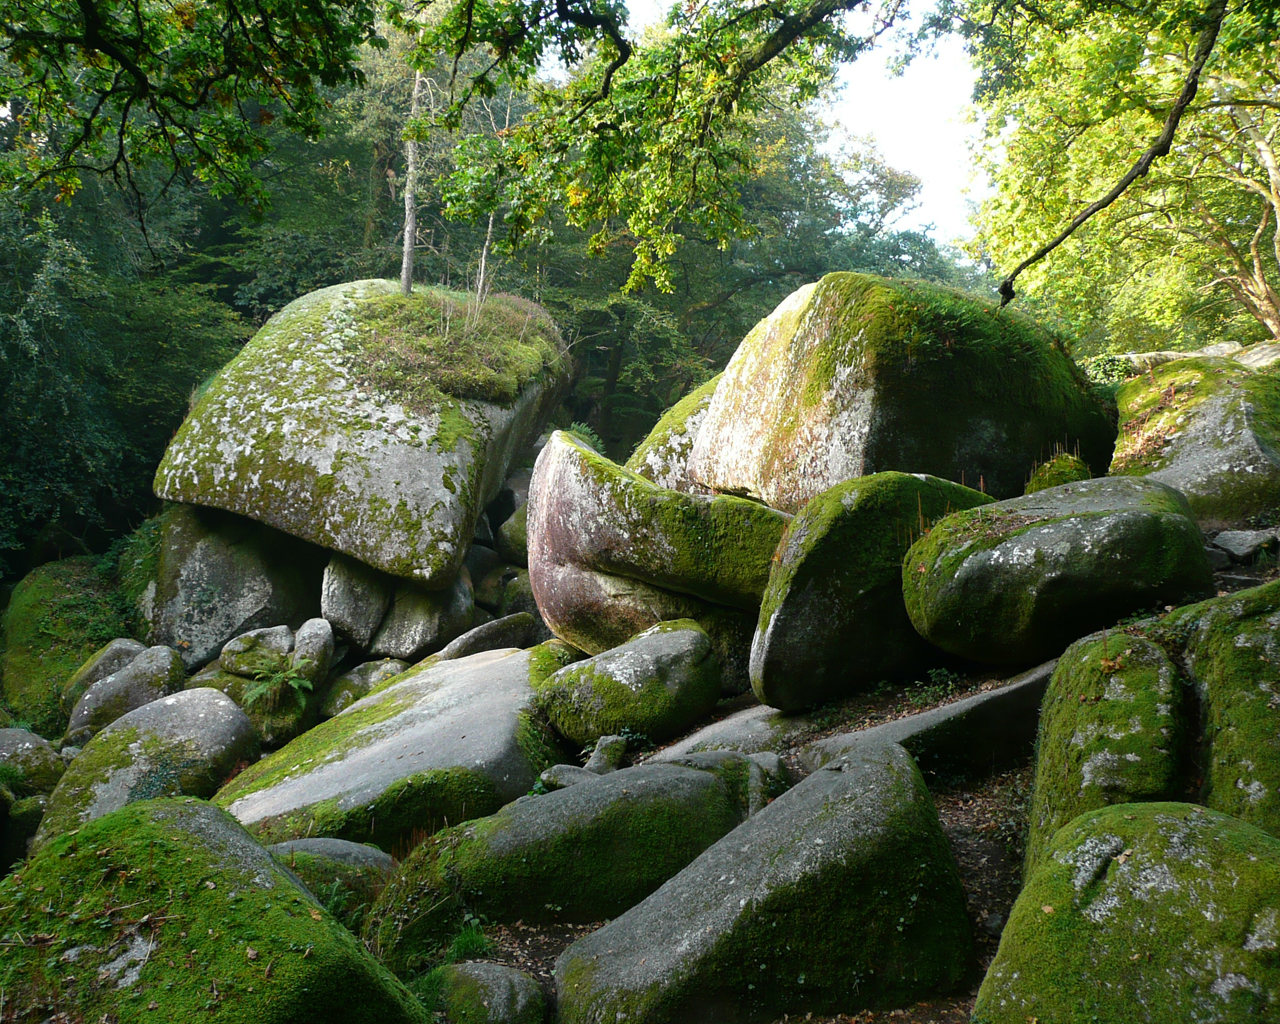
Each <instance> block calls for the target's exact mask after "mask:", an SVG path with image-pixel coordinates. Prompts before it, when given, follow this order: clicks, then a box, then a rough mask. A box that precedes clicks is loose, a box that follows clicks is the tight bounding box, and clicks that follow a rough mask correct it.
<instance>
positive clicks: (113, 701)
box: [65, 646, 187, 747]
mask: <svg viewBox="0 0 1280 1024" xmlns="http://www.w3.org/2000/svg"><path fill="white" fill-rule="evenodd" d="M186 681H187V673H186V670H185V669H184V668H183V666H182V656H181V655H180V654H178V652H177V651H175V650H174V649H173V648H172V647H164V646H156V647H148V648H147V649H146V650H145V651H143V652H142V653H141V654H139V655H138V656H137V657H136V658H134V659H133V660H132V661H130V662H129V664H127V665H125V667H124V668H122V669H119V670H118V671H116V672H113V673H111V675H109V676H107V677H106V678H105V679H100V680H98V681H97V682H96V683H94V684H93V685H92V686H91V687H89V689H87V690H86V691H85V693H84V696H83V697H81V698H80V699H79V700H78V701H76V706H75V708H73V709H72V711H71V720H70V721H69V722H68V723H67V735H66V739H65V742H66V743H67V744H68V745H71V746H77V747H82V746H84V744H85V743H87V742H88V741H89V739H90V737H92V736H94V735H96V734H97V733H99V732H100V731H102V729H104V728H105V727H106V726H108V725H110V724H111V723H112V722H114V721H115V720H116V719H117V718H119V717H120V716H121V715H125V714H128V713H129V712H130V711H133V710H135V709H136V708H140V707H142V706H143V705H145V704H150V703H151V702H152V701H153V700H159V699H160V698H161V697H166V696H168V695H169V694H171V693H177V692H178V691H179V690H181V689H182V686H183V684H184V683H185V682H186Z"/></svg>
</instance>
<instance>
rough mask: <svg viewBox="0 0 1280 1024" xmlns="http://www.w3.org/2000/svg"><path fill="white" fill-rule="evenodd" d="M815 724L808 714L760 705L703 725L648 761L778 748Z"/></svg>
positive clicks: (754, 752) (754, 751) (753, 752)
mask: <svg viewBox="0 0 1280 1024" xmlns="http://www.w3.org/2000/svg"><path fill="white" fill-rule="evenodd" d="M813 728H815V725H814V721H813V719H812V718H811V717H810V716H808V715H784V714H783V713H782V712H780V711H778V710H776V709H775V708H770V707H765V706H763V705H757V706H756V707H750V708H743V709H742V710H741V711H735V712H734V713H733V714H731V715H728V716H726V717H725V718H722V719H720V721H718V722H712V723H711V724H710V725H706V726H703V727H702V728H701V729H699V730H698V731H697V732H693V733H690V734H689V735H688V736H685V737H684V738H682V739H679V740H676V742H675V743H672V744H671V745H670V746H668V747H664V748H663V749H662V750H659V751H658V752H657V753H656V754H653V755H651V756H650V757H649V758H648V761H649V763H658V762H663V761H671V760H675V759H677V758H681V757H685V756H687V755H689V754H699V753H703V752H705V751H710V750H734V751H737V752H739V753H742V754H756V753H759V752H761V751H766V750H769V751H776V750H781V749H782V748H783V747H785V746H787V745H788V744H789V743H790V742H791V741H792V740H794V739H795V738H796V737H797V736H800V735H801V734H803V733H805V732H808V731H809V730H810V729H813Z"/></svg>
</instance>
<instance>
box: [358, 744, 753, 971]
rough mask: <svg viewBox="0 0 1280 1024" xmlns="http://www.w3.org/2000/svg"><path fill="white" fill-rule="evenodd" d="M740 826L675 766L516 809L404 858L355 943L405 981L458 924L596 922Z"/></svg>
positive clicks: (696, 778)
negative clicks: (472, 918)
mask: <svg viewBox="0 0 1280 1024" xmlns="http://www.w3.org/2000/svg"><path fill="white" fill-rule="evenodd" d="M741 820H742V813H741V811H740V807H739V801H738V799H737V794H736V793H735V792H734V791H733V789H732V787H730V786H729V785H727V784H726V783H725V782H723V781H722V780H720V779H718V778H717V777H716V776H715V775H713V774H711V773H709V772H701V771H696V770H694V769H691V768H684V767H677V766H674V765H654V766H646V767H642V768H632V769H625V770H623V771H620V772H616V773H613V774H610V775H606V776H601V777H600V779H599V780H598V781H588V782H582V783H579V784H578V785H576V786H572V787H569V788H568V789H561V790H557V791H556V792H554V793H551V794H548V795H545V796H538V797H523V798H521V799H519V800H517V801H515V802H514V803H512V804H508V805H507V806H506V807H504V808H502V810H500V811H498V812H497V813H496V814H493V815H491V816H489V817H487V818H481V819H479V820H477V821H472V822H470V823H468V824H466V825H461V826H457V827H455V828H451V829H446V830H444V831H443V832H439V833H437V834H436V835H434V836H432V837H431V838H429V839H427V840H426V841H425V842H424V843H422V844H421V845H420V846H418V847H417V848H416V849H414V851H413V852H412V853H411V854H410V855H409V857H408V858H406V860H405V862H404V863H403V865H401V869H400V871H399V873H398V874H397V875H396V876H395V878H394V879H392V881H391V882H389V883H388V885H387V887H386V889H385V890H383V893H382V896H381V897H380V899H379V901H378V903H377V905H376V906H375V907H374V909H373V912H372V913H371V914H370V917H369V927H368V928H367V929H366V939H367V941H368V942H369V943H370V945H371V946H372V947H373V948H375V949H377V950H378V953H379V956H380V957H381V958H382V959H383V961H384V962H385V963H387V964H389V965H390V966H391V967H392V969H393V970H395V971H396V972H397V973H399V974H401V975H406V974H408V973H412V972H414V971H415V970H418V969H420V968H421V967H422V966H423V965H425V964H427V963H429V962H431V961H432V960H433V959H438V958H439V956H440V955H441V954H442V952H443V950H444V949H445V947H446V946H447V945H448V943H449V941H450V939H451V937H452V936H453V935H454V934H455V933H456V932H457V931H458V929H459V928H460V927H461V926H462V924H463V921H464V918H465V915H467V914H472V915H478V916H480V917H482V918H484V919H486V920H491V921H500V922H513V921H517V920H521V921H525V922H527V923H537V922H542V923H548V924H550V923H556V922H563V921H581V922H591V921H599V920H601V919H602V918H607V917H611V916H614V915H616V914H619V913H621V912H622V911H624V910H626V909H627V908H628V907H631V906H633V905H634V904H636V903H638V902H639V901H640V900H642V899H643V898H644V897H645V896H647V895H649V893H651V892H653V890H654V889H656V888H657V887H658V886H659V885H661V884H662V883H663V882H664V881H666V880H667V879H668V878H670V877H671V876H672V875H674V874H676V872H678V871H679V870H680V869H681V868H683V867H684V866H685V865H686V864H688V863H689V862H690V861H691V860H693V858H694V857H696V856H697V855H698V854H699V853H701V852H702V851H703V850H705V849H706V848H707V847H708V846H710V845H711V844H712V843H714V842H716V841H717V840H718V839H720V838H721V837H722V836H724V835H726V834H727V833H728V832H729V831H731V830H732V829H733V828H734V827H735V826H736V825H737V824H738V823H739V822H740V821H741Z"/></svg>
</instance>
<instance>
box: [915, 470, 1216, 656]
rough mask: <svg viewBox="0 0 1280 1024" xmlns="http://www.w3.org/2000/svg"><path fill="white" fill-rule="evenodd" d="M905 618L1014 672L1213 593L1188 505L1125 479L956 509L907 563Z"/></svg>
mask: <svg viewBox="0 0 1280 1024" xmlns="http://www.w3.org/2000/svg"><path fill="white" fill-rule="evenodd" d="M902 586H903V593H904V596H905V599H906V605H907V613H908V614H909V615H910V617H911V623H912V625H914V626H915V628H916V629H917V631H919V633H920V635H921V636H923V637H924V638H925V639H926V640H928V641H929V642H930V643H933V644H936V645H937V646H938V647H941V648H942V649H943V650H945V651H948V652H950V653H952V654H958V655H960V656H962V657H967V658H974V659H976V660H979V661H986V662H995V663H1003V664H1011V665H1017V664H1019V663H1022V664H1027V663H1033V662H1036V661H1043V660H1045V659H1046V658H1051V657H1055V656H1057V655H1058V654H1059V653H1060V652H1061V651H1062V650H1063V649H1064V648H1065V647H1066V646H1067V645H1068V644H1069V643H1071V642H1072V641H1073V640H1076V639H1078V638H1079V637H1081V636H1083V635H1085V634H1087V633H1091V632H1093V631H1094V630H1096V629H1101V628H1103V627H1106V626H1110V625H1113V624H1114V623H1115V622H1116V621H1117V620H1118V619H1120V618H1123V617H1124V616H1126V615H1131V614H1133V613H1134V612H1136V611H1140V610H1142V609H1148V608H1152V607H1154V606H1157V605H1169V604H1179V603H1181V602H1184V601H1188V600H1195V599H1196V598H1198V597H1202V596H1206V595H1208V594H1211V593H1213V578H1212V571H1211V569H1210V567H1209V562H1208V559H1207V558H1206V556H1205V553H1204V542H1203V538H1202V537H1201V534H1200V531H1199V529H1198V528H1197V527H1196V524H1195V523H1194V522H1193V521H1192V520H1191V518H1190V509H1189V508H1188V507H1187V503H1186V501H1185V500H1184V499H1183V498H1182V496H1181V495H1179V494H1178V493H1177V492H1176V491H1174V490H1173V489H1172V488H1169V487H1166V486H1165V485H1163V484H1159V483H1156V482H1154V481H1151V480H1138V479H1134V478H1128V477H1119V478H1111V479H1099V480H1087V481H1083V482H1081V483H1076V484H1066V485H1063V486H1061V487H1054V488H1051V489H1049V490H1046V491H1039V492H1038V493H1036V494H1031V495H1027V496H1026V497H1022V498H1013V499H1010V500H1009V501H1001V502H997V503H996V504H994V505H987V506H985V507H979V508H975V509H971V510H969V511H966V512H957V513H954V514H952V515H949V516H947V517H946V518H945V519H942V520H940V521H939V522H938V523H937V524H935V525H934V527H933V529H932V531H931V532H930V533H929V534H928V536H926V537H923V538H921V539H920V540H918V541H916V543H915V544H914V545H912V547H911V550H910V551H909V552H908V553H907V556H906V559H905V560H904V562H903V565H902Z"/></svg>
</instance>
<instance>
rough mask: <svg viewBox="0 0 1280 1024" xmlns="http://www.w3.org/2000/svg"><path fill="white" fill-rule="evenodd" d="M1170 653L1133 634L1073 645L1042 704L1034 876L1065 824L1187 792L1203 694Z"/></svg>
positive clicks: (1031, 854) (1030, 840)
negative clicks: (1196, 693)
mask: <svg viewBox="0 0 1280 1024" xmlns="http://www.w3.org/2000/svg"><path fill="white" fill-rule="evenodd" d="M1185 691H1186V686H1185V684H1184V683H1183V681H1182V679H1181V677H1180V676H1179V674H1178V671H1177V669H1176V667H1175V666H1174V664H1173V662H1171V661H1170V660H1169V657H1168V655H1166V654H1165V652H1164V651H1163V650H1162V649H1161V648H1160V647H1158V646H1157V645H1156V644H1154V643H1152V642H1150V641H1149V640H1145V639H1143V638H1141V637H1137V636H1130V635H1128V634H1126V633H1112V634H1109V635H1104V636H1101V637H1099V636H1092V637H1086V638H1085V639H1083V640H1080V641H1078V642H1077V643H1074V644H1072V645H1071V646H1070V647H1069V648H1067V651H1066V653H1065V654H1063V656H1062V658H1061V659H1060V660H1059V661H1058V667H1057V669H1056V670H1055V671H1054V674H1053V679H1052V680H1051V681H1050V683H1049V688H1048V690H1047V691H1046V692H1045V696H1044V701H1043V703H1042V704H1041V711H1040V733H1039V737H1038V740H1037V744H1036V747H1037V754H1036V778H1035V786H1034V789H1033V791H1032V797H1031V815H1030V830H1029V833H1028V836H1027V853H1026V862H1027V871H1026V874H1027V875H1028V876H1029V875H1030V873H1031V871H1032V870H1033V869H1034V867H1035V864H1036V862H1037V861H1038V860H1039V859H1040V857H1041V856H1042V854H1043V853H1044V850H1045V848H1046V847H1047V846H1048V845H1049V843H1050V841H1051V840H1052V838H1053V835H1054V833H1055V832H1057V830H1058V829H1059V828H1061V827H1062V826H1063V825H1065V824H1066V823H1067V822H1069V821H1071V820H1072V819H1073V818H1075V817H1077V816H1079V815H1080V814H1083V813H1084V812H1085V811H1092V810H1097V809H1098V808H1100V807H1104V806H1107V805H1109V804H1122V803H1137V802H1149V801H1156V800H1169V799H1171V798H1174V797H1177V796H1179V795H1180V794H1181V791H1182V787H1183V785H1184V784H1185V782H1186V779H1185V774H1186V767H1187V765H1188V762H1187V759H1186V755H1188V754H1189V753H1190V751H1189V750H1188V749H1186V748H1187V741H1188V740H1190V738H1191V734H1192V732H1193V731H1194V729H1195V726H1196V722H1195V721H1194V717H1193V716H1194V711H1195V708H1194V701H1192V700H1191V699H1190V697H1189V695H1188V694H1187V693H1186V692H1185Z"/></svg>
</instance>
